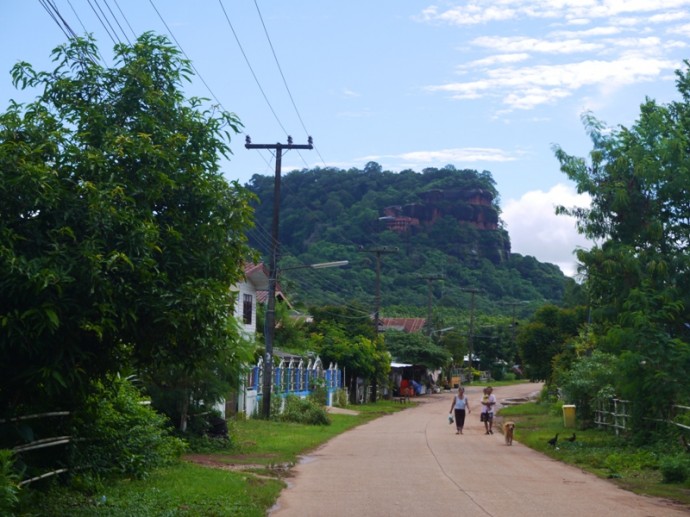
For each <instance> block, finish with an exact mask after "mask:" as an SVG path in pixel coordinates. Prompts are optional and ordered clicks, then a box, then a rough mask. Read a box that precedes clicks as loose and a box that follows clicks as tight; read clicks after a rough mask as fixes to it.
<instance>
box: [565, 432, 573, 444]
mask: <svg viewBox="0 0 690 517" xmlns="http://www.w3.org/2000/svg"><path fill="white" fill-rule="evenodd" d="M566 440H568V441H569V442H574V441H575V433H573V435H572V436H571V437H570V438H566Z"/></svg>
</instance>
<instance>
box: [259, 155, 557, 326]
mask: <svg viewBox="0 0 690 517" xmlns="http://www.w3.org/2000/svg"><path fill="white" fill-rule="evenodd" d="M273 186H274V183H273V177H272V176H260V175H254V176H253V177H252V179H251V181H250V182H249V184H248V185H247V187H248V188H249V189H250V190H251V191H252V192H254V193H255V194H256V196H257V198H258V200H259V202H258V203H257V205H256V220H257V225H256V229H255V230H253V231H252V232H250V241H251V243H252V244H253V245H254V246H255V247H256V248H257V249H258V250H260V252H261V253H262V254H263V255H264V256H268V253H269V251H270V250H269V249H268V248H267V246H266V242H268V241H267V237H266V235H265V232H266V230H267V229H270V228H271V221H272V210H273ZM281 192H282V195H281V205H280V248H281V257H282V258H281V262H280V264H281V266H283V267H284V266H288V267H289V266H292V265H293V264H300V263H301V264H314V263H320V262H328V261H335V260H349V261H350V267H348V268H346V269H338V270H323V271H319V273H318V274H319V275H322V276H324V277H325V278H328V279H329V281H328V282H322V281H319V280H318V279H314V277H315V276H316V275H309V277H308V278H309V281H305V280H304V279H305V278H306V275H305V272H304V270H295V271H289V270H286V271H285V272H284V273H283V274H282V275H281V282H283V283H285V286H286V290H287V291H288V292H289V293H290V299H291V300H292V301H293V302H295V301H296V302H302V303H304V304H306V305H312V304H322V303H333V296H337V297H338V298H340V299H341V300H347V301H353V302H357V303H359V304H361V305H364V306H367V307H372V306H373V304H374V294H375V293H374V290H373V287H374V284H375V281H376V279H375V275H376V273H375V271H376V260H377V258H376V255H375V253H372V252H368V251H371V250H375V249H378V248H381V247H386V248H388V249H390V250H395V249H397V252H395V253H386V254H385V255H383V256H381V271H382V274H381V280H380V281H381V304H382V307H389V306H392V305H404V306H407V307H417V308H423V307H425V306H426V304H427V285H426V282H425V280H424V276H425V275H429V274H436V275H442V276H443V277H444V280H443V281H439V282H436V283H435V285H434V290H433V293H432V297H433V300H434V302H435V304H442V305H447V306H453V307H457V306H458V305H463V304H464V306H465V307H466V306H467V304H466V303H465V302H466V301H468V295H467V294H466V293H463V291H462V289H463V288H469V287H472V288H479V289H481V293H480V294H479V298H481V300H478V305H480V304H482V305H484V306H485V307H486V308H487V309H488V310H490V311H494V313H495V311H496V309H495V303H492V301H493V302H495V300H498V299H509V298H512V299H517V300H540V301H551V302H554V303H560V302H561V301H562V299H563V296H564V292H565V288H566V285H567V284H568V283H569V279H566V277H565V276H564V275H563V273H562V272H561V271H560V270H559V269H558V267H556V266H555V265H552V264H543V263H540V262H538V261H537V260H536V259H534V258H533V257H524V256H521V255H518V254H514V253H513V254H511V253H510V239H509V236H508V232H507V231H506V230H505V229H504V228H503V226H502V223H501V221H500V217H499V216H500V206H499V204H498V201H499V196H498V192H497V191H496V188H495V185H494V181H493V179H492V177H491V174H490V173H489V172H487V171H484V172H481V173H480V172H477V171H474V170H458V169H456V168H455V167H453V166H452V165H448V166H446V167H444V168H441V169H436V168H428V169H424V170H423V171H422V172H421V173H418V172H415V171H412V170H406V171H402V172H399V173H394V172H390V171H383V170H382V169H381V167H380V166H379V165H378V164H376V163H369V164H367V166H366V167H365V168H364V170H359V169H349V170H340V169H334V168H324V169H321V168H316V169H312V170H306V169H305V170H301V171H298V170H296V171H292V172H289V173H287V174H284V175H283V179H282V188H281ZM439 192H445V193H453V192H455V193H457V192H470V193H473V192H483V193H486V195H487V196H488V198H487V199H490V198H493V201H491V203H490V204H489V205H481V204H471V203H469V202H468V201H467V200H466V199H464V198H463V197H462V196H460V197H459V198H458V197H457V196H456V197H452V198H450V199H448V198H443V197H442V195H441V194H438V195H437V196H436V197H438V198H439V200H437V201H434V202H433V203H432V202H430V201H429V199H430V198H431V199H435V198H434V195H435V193H439ZM449 196H450V194H449ZM430 203H431V204H430ZM405 206H408V207H410V210H413V211H416V212H420V213H421V214H422V215H424V216H425V217H427V219H428V221H427V222H424V221H422V222H421V223H420V224H419V225H413V226H411V227H410V228H409V229H408V231H406V232H403V233H398V232H395V231H391V230H390V229H388V226H387V219H386V217H389V216H386V215H385V214H386V209H387V208H390V207H393V208H396V207H397V208H398V209H399V208H400V207H405ZM427 212H431V215H429V214H428V213H427ZM484 222H485V223H487V224H486V225H485V226H482V224H483V223H484ZM491 224H495V225H496V227H495V229H492V227H491ZM325 283H327V285H328V288H327V289H326V288H324V287H323V286H324V284H325ZM329 295H330V298H329Z"/></svg>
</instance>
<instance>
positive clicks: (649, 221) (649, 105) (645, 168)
mask: <svg viewBox="0 0 690 517" xmlns="http://www.w3.org/2000/svg"><path fill="white" fill-rule="evenodd" d="M677 75H678V80H677V87H678V91H679V92H680V94H681V100H679V101H675V102H671V103H670V104H668V105H659V104H657V103H656V102H654V101H653V100H649V99H648V100H646V101H645V103H644V104H642V106H641V109H640V116H639V119H638V120H637V121H636V122H635V124H633V126H632V127H631V128H625V127H618V128H615V129H609V128H606V127H604V125H603V124H602V123H601V122H599V121H597V120H596V119H594V118H593V117H592V116H590V115H588V116H586V117H585V123H586V126H587V129H588V131H589V134H590V136H591V139H592V142H593V149H592V151H591V152H590V153H589V160H586V159H584V158H578V157H574V156H571V155H569V154H567V153H566V152H564V151H563V150H562V149H561V148H556V155H557V157H558V158H559V160H560V163H561V169H562V171H563V172H564V173H565V174H567V176H568V177H569V178H570V179H571V180H573V181H574V182H575V183H576V184H577V187H578V190H579V192H584V193H587V194H589V195H590V197H591V199H592V203H591V207H589V208H588V209H567V208H561V211H562V212H565V213H570V214H573V215H575V216H576V217H577V218H578V221H579V229H580V231H581V232H582V233H584V234H585V235H586V236H588V237H589V238H591V239H593V240H595V241H596V242H597V243H598V244H597V245H596V246H593V247H592V249H591V250H589V251H585V250H581V251H579V253H578V258H579V260H580V261H581V262H582V269H583V272H584V273H585V275H586V284H585V285H586V290H587V293H588V295H589V299H590V303H591V305H592V331H593V333H594V335H595V340H596V345H597V347H598V348H599V349H600V350H601V351H602V352H606V353H610V354H614V355H615V356H617V357H619V358H620V361H619V363H618V376H617V383H616V386H615V388H616V391H617V394H618V395H619V396H621V397H624V398H628V399H630V400H631V401H632V402H633V416H634V427H635V429H636V430H637V431H638V432H639V434H640V435H641V436H643V437H644V436H649V434H650V433H652V432H653V431H654V430H655V429H657V428H658V426H659V425H660V424H659V423H658V422H660V421H663V420H666V419H668V418H669V417H670V416H671V415H672V412H673V404H684V405H687V403H688V400H689V399H690V381H689V380H688V375H687V371H688V368H690V325H688V307H689V306H690V305H689V304H690V255H688V246H690V226H689V225H688V220H689V219H690V160H689V158H688V149H690V68H688V63H686V69H685V70H684V71H678V73H677Z"/></svg>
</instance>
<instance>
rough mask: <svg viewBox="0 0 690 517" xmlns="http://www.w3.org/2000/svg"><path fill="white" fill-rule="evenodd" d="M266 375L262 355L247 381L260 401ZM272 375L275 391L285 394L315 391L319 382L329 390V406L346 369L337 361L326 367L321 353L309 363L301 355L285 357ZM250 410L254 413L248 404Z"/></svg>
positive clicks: (302, 394)
mask: <svg viewBox="0 0 690 517" xmlns="http://www.w3.org/2000/svg"><path fill="white" fill-rule="evenodd" d="M263 375H264V367H263V359H259V361H258V363H257V364H256V366H253V367H252V368H251V370H250V371H249V374H248V376H247V381H246V385H245V390H246V393H248V394H251V393H253V394H255V397H256V402H257V403H258V401H260V400H261V397H262V394H263V384H264V383H263ZM272 377H273V379H272V383H271V386H272V393H274V394H275V393H277V394H280V395H281V396H282V397H286V396H288V395H296V396H298V397H306V396H307V395H309V394H310V393H311V392H312V391H313V387H314V386H315V385H316V383H319V384H321V385H323V386H324V387H325V388H326V392H327V393H328V397H327V405H329V406H331V405H333V395H334V393H335V392H336V391H337V390H338V389H340V388H342V387H343V371H342V370H340V369H338V365H337V364H331V365H330V366H329V367H328V368H327V369H324V368H323V364H322V363H321V359H320V358H318V357H317V358H316V359H310V360H309V362H308V363H306V364H305V362H304V359H301V358H290V359H281V360H280V362H279V363H278V365H277V366H276V367H274V368H273V369H272ZM252 398H254V397H252ZM251 405H253V404H252V403H251V402H249V401H248V404H247V406H251ZM246 410H247V412H248V413H249V414H251V412H252V408H251V407H247V408H246Z"/></svg>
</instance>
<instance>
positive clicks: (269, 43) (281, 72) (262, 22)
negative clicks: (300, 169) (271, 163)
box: [254, 0, 326, 165]
mask: <svg viewBox="0 0 690 517" xmlns="http://www.w3.org/2000/svg"><path fill="white" fill-rule="evenodd" d="M254 5H255V6H256V12H257V13H258V14H259V19H260V20H261V25H262V27H263V28H264V34H265V35H266V39H267V40H268V45H269V47H271V52H272V53H273V59H274V60H275V62H276V66H277V67H278V71H279V72H280V77H281V78H282V79H283V84H284V85H285V90H287V93H288V96H289V97H290V102H292V107H293V108H294V109H295V113H296V114H297V118H298V119H299V122H300V124H301V125H302V129H304V132H305V134H307V135H309V134H310V132H309V131H308V130H307V127H306V126H305V124H304V120H302V115H300V112H299V110H298V109H297V104H295V99H294V98H293V97H292V92H291V91H290V87H289V86H288V83H287V80H286V79H285V74H284V73H283V68H282V67H281V66H280V62H279V61H278V56H277V55H276V51H275V48H274V47H273V42H272V41H271V37H270V36H269V34H268V29H267V28H266V23H264V17H263V16H262V15H261V9H259V4H258V2H257V0H254ZM314 150H315V151H316V154H318V155H319V158H320V159H321V161H322V162H323V163H324V165H325V164H326V162H325V161H324V159H323V157H322V156H321V153H319V151H318V149H316V148H314ZM297 154H299V155H300V158H302V161H304V158H303V157H302V155H301V153H300V152H299V151H298V152H297ZM304 164H305V165H307V163H306V161H304Z"/></svg>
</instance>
